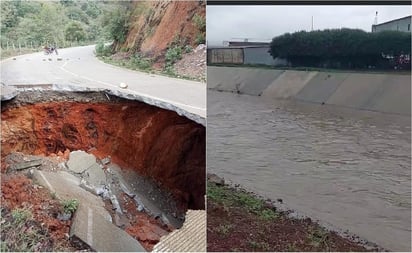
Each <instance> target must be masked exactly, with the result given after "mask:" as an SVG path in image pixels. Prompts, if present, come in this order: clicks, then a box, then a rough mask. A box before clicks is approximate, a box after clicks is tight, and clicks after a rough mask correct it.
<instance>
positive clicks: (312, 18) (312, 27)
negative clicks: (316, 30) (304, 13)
mask: <svg viewBox="0 0 412 253" xmlns="http://www.w3.org/2000/svg"><path fill="white" fill-rule="evenodd" d="M311 31H313V16H312V30H311Z"/></svg>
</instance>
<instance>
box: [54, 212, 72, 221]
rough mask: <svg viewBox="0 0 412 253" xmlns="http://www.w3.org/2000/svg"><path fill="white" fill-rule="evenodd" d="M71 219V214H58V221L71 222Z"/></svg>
mask: <svg viewBox="0 0 412 253" xmlns="http://www.w3.org/2000/svg"><path fill="white" fill-rule="evenodd" d="M71 217H72V214H71V213H59V214H57V219H58V220H61V221H67V220H70V218H71Z"/></svg>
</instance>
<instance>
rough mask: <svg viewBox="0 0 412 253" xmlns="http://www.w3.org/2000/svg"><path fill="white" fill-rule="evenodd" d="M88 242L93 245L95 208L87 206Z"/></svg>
mask: <svg viewBox="0 0 412 253" xmlns="http://www.w3.org/2000/svg"><path fill="white" fill-rule="evenodd" d="M87 242H88V244H89V245H90V246H93V210H92V209H91V208H90V207H87Z"/></svg>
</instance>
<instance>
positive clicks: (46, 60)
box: [0, 45, 206, 118]
mask: <svg viewBox="0 0 412 253" xmlns="http://www.w3.org/2000/svg"><path fill="white" fill-rule="evenodd" d="M93 51H94V45H92V46H84V47H74V48H66V49H59V50H58V52H59V55H55V54H53V55H45V54H44V53H43V52H39V53H34V54H27V55H21V56H17V57H15V58H16V59H15V60H13V59H12V58H9V59H6V60H4V61H2V62H1V63H0V67H1V82H2V83H5V84H6V85H18V84H25V85H27V84H30V85H38V84H62V85H65V84H68V85H76V86H84V87H94V88H104V89H112V90H122V91H123V92H125V91H127V92H130V93H134V94H138V95H140V96H144V97H149V98H154V99H156V100H159V101H162V102H166V103H170V104H173V105H175V106H176V107H179V108H181V109H183V110H186V111H188V112H190V113H193V114H196V115H199V116H201V117H202V118H206V84H205V83H200V82H195V81H189V80H183V79H177V78H170V77H165V76H160V75H153V74H148V73H143V72H138V71H132V70H128V69H123V68H120V67H116V66H112V65H109V64H106V63H103V62H102V61H100V60H98V59H97V58H96V57H95V56H94V53H93ZM58 58H61V60H58ZM120 83H125V84H127V85H128V87H127V89H121V88H120V87H119V85H120Z"/></svg>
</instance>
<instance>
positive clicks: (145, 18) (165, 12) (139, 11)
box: [115, 1, 205, 67]
mask: <svg viewBox="0 0 412 253" xmlns="http://www.w3.org/2000/svg"><path fill="white" fill-rule="evenodd" d="M131 9H132V13H131V16H130V19H129V31H128V34H127V37H126V40H125V42H124V43H117V44H116V45H115V50H116V51H128V52H130V53H136V52H139V53H141V55H143V56H144V57H149V58H151V59H152V60H153V62H154V63H155V65H157V66H158V67H160V66H162V65H163V64H164V62H165V54H166V52H167V49H168V48H170V47H171V46H181V47H185V46H191V47H192V48H195V47H196V46H197V45H198V44H200V43H202V42H204V38H205V28H204V27H202V24H199V22H200V23H201V22H202V21H204V19H205V3H204V2H203V1H167V2H166V1H151V2H140V1H139V2H137V1H136V2H133V3H132V8H131Z"/></svg>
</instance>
